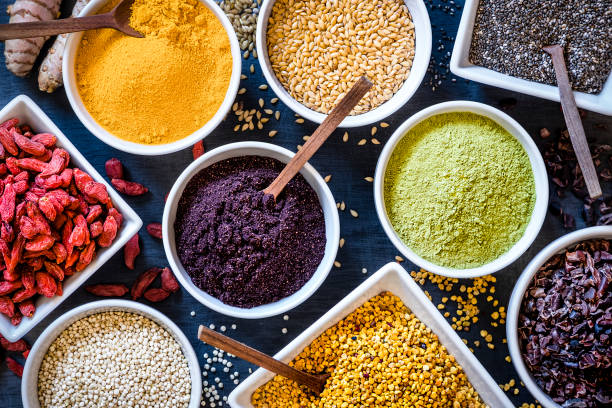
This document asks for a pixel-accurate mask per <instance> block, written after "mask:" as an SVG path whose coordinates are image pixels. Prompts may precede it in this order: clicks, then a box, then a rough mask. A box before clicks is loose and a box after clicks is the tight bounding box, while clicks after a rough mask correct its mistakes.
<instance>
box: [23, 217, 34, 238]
mask: <svg viewBox="0 0 612 408" xmlns="http://www.w3.org/2000/svg"><path fill="white" fill-rule="evenodd" d="M19 230H20V231H21V234H22V235H23V236H24V237H26V238H27V239H32V238H34V237H35V236H36V234H38V229H37V228H36V225H35V224H34V221H32V219H31V218H30V217H28V216H27V215H24V216H23V217H21V218H19Z"/></svg>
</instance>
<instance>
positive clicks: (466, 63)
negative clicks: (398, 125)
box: [450, 0, 612, 115]
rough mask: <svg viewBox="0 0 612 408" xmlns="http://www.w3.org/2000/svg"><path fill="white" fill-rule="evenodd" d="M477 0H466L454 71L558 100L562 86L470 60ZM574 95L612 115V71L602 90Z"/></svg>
mask: <svg viewBox="0 0 612 408" xmlns="http://www.w3.org/2000/svg"><path fill="white" fill-rule="evenodd" d="M478 2H479V0H466V2H465V6H464V8H463V14H462V15H461V22H460V23H459V30H458V31H457V37H456V39H455V45H454V46H453V54H452V56H451V60H450V70H451V72H452V73H453V74H455V75H457V76H460V77H462V78H465V79H469V80H471V81H475V82H481V83H483V84H487V85H492V86H496V87H498V88H503V89H508V90H510V91H515V92H520V93H524V94H527V95H532V96H537V97H539V98H544V99H549V100H551V101H557V102H559V89H558V88H557V87H556V86H553V85H547V84H541V83H539V82H535V81H528V80H526V79H521V78H516V77H513V76H510V75H505V74H502V73H499V72H496V71H493V70H492V69H488V68H485V67H481V66H478V65H474V64H472V63H471V62H470V45H471V43H472V31H473V29H474V22H475V21H476V12H477V10H478ZM574 98H575V99H576V104H577V105H578V106H579V107H581V108H584V109H588V110H590V111H593V112H598V113H601V114H604V115H612V75H611V76H609V77H608V80H607V81H606V83H605V84H604V87H603V89H602V91H601V92H600V93H599V94H588V93H585V92H578V91H575V92H574Z"/></svg>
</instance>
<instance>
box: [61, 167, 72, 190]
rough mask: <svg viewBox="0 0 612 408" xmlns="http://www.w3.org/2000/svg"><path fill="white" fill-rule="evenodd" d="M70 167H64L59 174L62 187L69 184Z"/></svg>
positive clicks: (66, 186)
mask: <svg viewBox="0 0 612 408" xmlns="http://www.w3.org/2000/svg"><path fill="white" fill-rule="evenodd" d="M72 173H73V172H72V169H64V171H62V172H61V173H60V174H59V178H60V179H61V180H62V187H63V188H68V187H69V186H70V182H71V181H72Z"/></svg>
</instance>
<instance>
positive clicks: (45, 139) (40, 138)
mask: <svg viewBox="0 0 612 408" xmlns="http://www.w3.org/2000/svg"><path fill="white" fill-rule="evenodd" d="M31 140H32V141H33V142H37V143H40V144H41V145H43V146H45V147H53V146H55V143H57V138H56V137H55V135H53V134H51V133H39V134H37V135H34V136H32V137H31Z"/></svg>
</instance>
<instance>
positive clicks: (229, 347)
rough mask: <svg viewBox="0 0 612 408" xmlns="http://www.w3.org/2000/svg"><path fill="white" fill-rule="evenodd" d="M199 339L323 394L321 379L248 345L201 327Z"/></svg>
mask: <svg viewBox="0 0 612 408" xmlns="http://www.w3.org/2000/svg"><path fill="white" fill-rule="evenodd" d="M198 338H199V339H200V340H201V341H203V342H205V343H207V344H210V345H211V346H213V347H217V348H219V349H221V350H224V351H226V352H228V353H231V354H233V355H235V356H237V357H240V358H241V359H243V360H246V361H248V362H249V363H253V364H255V365H257V366H259V367H263V368H265V369H266V370H269V371H272V372H273V373H276V374H280V375H282V376H283V377H285V378H288V379H290V380H293V381H295V382H297V383H298V384H302V385H305V386H307V387H308V388H310V389H311V390H313V391H315V392H316V393H320V392H321V388H322V384H321V380H320V378H319V377H317V376H315V375H311V374H308V373H305V372H303V371H300V370H296V369H295V368H293V367H291V366H289V365H287V364H285V363H283V362H281V361H278V360H276V359H274V358H272V357H270V356H269V355H267V354H264V353H262V352H261V351H258V350H255V349H253V348H251V347H249V346H247V345H246V344H243V343H240V342H239V341H236V340H234V339H232V338H229V337H227V336H224V335H222V334H220V333H217V332H216V331H214V330H210V329H209V328H207V327H205V326H200V328H199V330H198Z"/></svg>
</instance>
